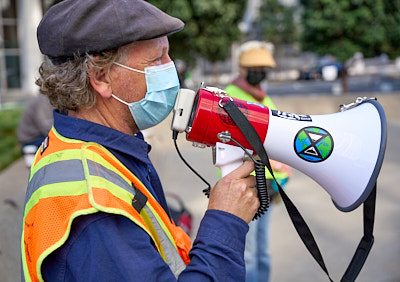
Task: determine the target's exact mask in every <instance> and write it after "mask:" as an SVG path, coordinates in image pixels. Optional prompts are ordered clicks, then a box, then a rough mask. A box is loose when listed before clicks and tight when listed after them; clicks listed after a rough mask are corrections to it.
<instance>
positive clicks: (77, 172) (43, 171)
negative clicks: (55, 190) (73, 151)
mask: <svg viewBox="0 0 400 282" xmlns="http://www.w3.org/2000/svg"><path fill="white" fill-rule="evenodd" d="M82 180H85V174H84V172H83V167H82V161H81V160H77V159H73V160H65V161H57V162H54V163H50V164H48V165H45V166H43V167H41V168H40V169H39V170H38V171H37V172H36V173H35V174H34V175H33V177H32V179H31V181H29V184H28V189H27V191H26V198H25V204H26V202H27V201H28V200H29V199H30V197H31V196H32V194H33V193H34V192H35V191H36V190H37V189H39V188H40V187H42V186H44V185H48V184H54V183H62V182H68V181H82Z"/></svg>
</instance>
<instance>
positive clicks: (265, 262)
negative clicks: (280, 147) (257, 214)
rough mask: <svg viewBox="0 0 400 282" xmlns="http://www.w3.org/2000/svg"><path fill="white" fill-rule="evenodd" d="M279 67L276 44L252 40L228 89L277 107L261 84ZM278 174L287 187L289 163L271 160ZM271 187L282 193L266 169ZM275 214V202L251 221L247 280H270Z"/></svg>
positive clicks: (241, 53) (232, 93) (273, 196)
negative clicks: (276, 61)
mask: <svg viewBox="0 0 400 282" xmlns="http://www.w3.org/2000/svg"><path fill="white" fill-rule="evenodd" d="M274 67H275V60H274V58H273V57H272V44H270V43H266V42H261V41H248V42H245V43H243V44H242V45H241V46H240V47H239V73H240V74H239V77H237V78H236V79H235V80H233V81H232V83H231V84H230V85H228V86H227V87H226V89H225V91H226V93H227V95H229V96H231V97H234V98H237V99H241V100H246V101H250V102H255V103H260V104H263V105H265V106H267V107H268V108H269V109H276V107H275V104H274V103H273V102H272V100H271V98H270V97H269V96H268V95H267V93H266V92H265V91H264V90H263V89H262V88H261V86H260V83H261V82H262V81H263V80H264V79H265V78H266V76H267V70H268V68H274ZM271 166H272V169H273V170H274V175H275V178H276V179H277V180H278V181H279V182H280V185H281V186H282V187H284V185H285V184H286V183H287V181H288V179H289V176H291V175H292V172H291V169H290V167H289V166H287V165H285V164H283V163H279V162H277V161H273V160H271ZM266 177H267V180H268V186H270V187H271V186H272V187H274V189H272V188H271V189H268V192H269V195H270V198H271V201H274V200H275V199H276V198H277V196H278V194H277V191H278V187H277V186H276V183H275V181H272V176H271V174H270V173H269V172H266ZM270 217H271V205H270V208H269V210H268V212H266V213H265V214H264V215H263V216H261V218H259V219H258V220H257V221H252V222H251V223H250V224H249V232H248V234H247V237H246V248H245V262H246V281H247V282H257V281H259V282H261V281H262V282H266V281H269V276H270V264H271V262H270V261H271V260H270V254H269V250H268V249H269V247H268V245H269V225H270Z"/></svg>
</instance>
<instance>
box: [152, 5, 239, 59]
mask: <svg viewBox="0 0 400 282" xmlns="http://www.w3.org/2000/svg"><path fill="white" fill-rule="evenodd" d="M149 2H150V3H152V4H153V5H155V6H157V7H158V8H160V9H161V10H163V11H165V12H166V13H168V14H170V15H171V16H174V17H177V18H179V19H181V20H182V21H183V22H184V23H185V28H184V29H183V30H182V31H180V32H178V33H175V34H173V35H171V36H169V41H170V54H171V57H173V58H174V59H182V60H184V61H186V62H188V63H189V64H192V65H193V64H195V61H196V57H198V56H200V57H204V58H206V59H207V60H209V61H211V62H217V61H221V60H225V59H226V58H227V57H228V56H229V54H230V48H231V45H232V43H233V42H234V41H236V40H238V39H240V37H241V33H240V30H239V28H238V23H239V22H240V20H241V19H242V17H243V14H244V11H245V8H246V3H247V1H246V0H202V1H195V0H171V1H164V0H150V1H149Z"/></svg>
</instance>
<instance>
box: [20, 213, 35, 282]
mask: <svg viewBox="0 0 400 282" xmlns="http://www.w3.org/2000/svg"><path fill="white" fill-rule="evenodd" d="M23 222H24V223H25V217H24V221H23ZM24 230H25V228H22V236H21V256H22V270H23V272H22V273H23V274H24V277H23V278H24V281H25V282H31V281H32V280H31V276H30V275H29V270H28V264H27V262H26V256H25V253H26V252H25V243H24V236H25V235H24V232H25V231H24Z"/></svg>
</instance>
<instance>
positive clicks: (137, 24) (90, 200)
mask: <svg viewBox="0 0 400 282" xmlns="http://www.w3.org/2000/svg"><path fill="white" fill-rule="evenodd" d="M183 27H184V24H183V22H182V21H180V20H179V19H177V18H174V17H171V16H169V15H167V14H166V13H164V12H162V11H161V10H159V9H157V8H156V7H154V6H152V5H151V4H149V3H147V2H145V1H140V0H109V1H104V0H84V1H79V0H64V1H62V2H60V3H59V4H57V5H54V6H53V7H52V8H50V9H49V10H48V12H47V13H46V14H45V16H44V18H43V19H42V21H41V23H40V25H39V27H38V31H37V35H38V41H39V46H40V49H41V51H42V53H43V54H45V55H46V56H47V59H46V61H45V62H44V63H43V64H42V66H41V67H40V70H39V72H40V77H39V78H38V79H37V81H36V83H37V85H38V86H39V87H40V91H41V93H42V94H43V95H46V96H47V97H48V99H49V101H50V103H51V104H52V105H53V106H54V107H55V108H56V109H57V110H55V111H54V126H53V128H52V129H51V131H50V132H49V134H48V136H47V137H46V139H45V140H44V142H43V143H42V145H41V148H40V149H39V151H38V152H37V154H36V156H35V160H34V163H33V166H32V168H31V175H30V178H29V184H28V191H27V194H26V205H25V211H24V219H23V222H24V224H23V232H22V239H21V249H22V269H23V279H24V280H26V281H176V280H179V281H244V279H245V266H244V257H243V252H244V243H245V236H246V233H247V231H248V223H249V222H250V221H251V219H252V218H253V216H254V214H255V213H256V211H257V209H258V206H259V201H258V199H257V196H256V192H255V189H254V186H255V179H254V177H253V176H250V173H251V171H252V170H253V169H254V166H253V164H252V163H249V162H246V163H244V164H243V165H242V166H241V167H240V168H238V169H237V170H235V171H233V172H232V173H231V174H229V175H227V176H226V177H224V178H223V179H221V180H220V181H219V182H218V183H217V184H216V185H215V186H214V187H213V188H212V189H211V193H210V199H209V204H208V209H207V211H206V212H205V215H204V218H203V220H202V222H201V224H200V227H199V231H198V234H197V236H196V238H195V240H194V242H193V245H192V244H191V242H190V239H189V237H188V236H187V235H186V234H185V233H184V232H183V230H182V229H181V228H180V227H178V226H176V225H175V224H174V222H173V221H172V220H171V219H170V215H169V211H168V207H167V203H166V200H165V196H164V192H163V189H162V186H161V182H160V180H159V178H158V175H157V173H156V171H155V169H154V167H153V165H152V163H151V161H150V159H149V156H148V153H149V151H150V149H151V148H150V146H149V145H148V144H147V143H146V142H145V141H144V140H143V135H142V134H141V132H140V131H141V130H143V129H146V128H150V127H152V126H154V125H156V124H158V123H160V122H161V121H162V120H163V119H165V118H166V117H167V116H168V114H169V113H170V112H171V110H172V108H173V105H174V102H175V99H176V96H177V93H178V90H179V80H178V76H177V72H176V69H175V66H174V63H173V61H172V60H171V58H170V57H169V55H168V50H169V43H168V39H167V36H168V35H170V34H172V33H174V32H177V31H179V30H181V29H182V28H183ZM190 188H191V187H190V186H189V185H188V187H187V189H190Z"/></svg>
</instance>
